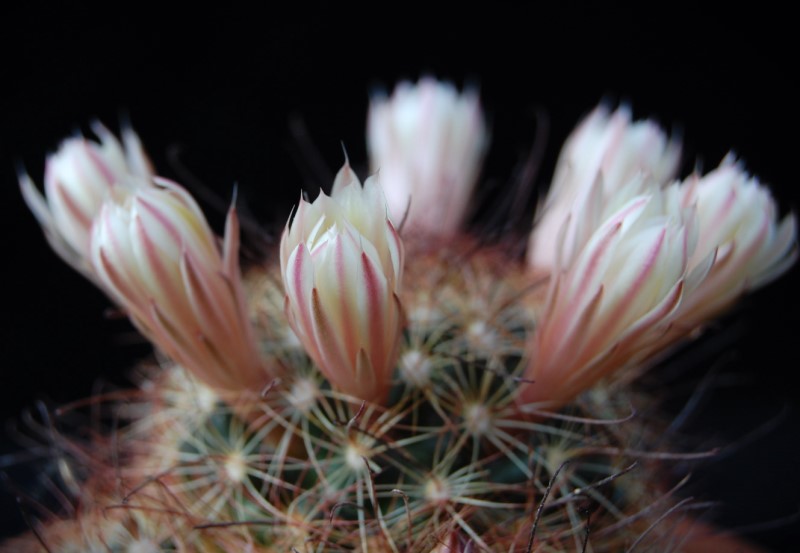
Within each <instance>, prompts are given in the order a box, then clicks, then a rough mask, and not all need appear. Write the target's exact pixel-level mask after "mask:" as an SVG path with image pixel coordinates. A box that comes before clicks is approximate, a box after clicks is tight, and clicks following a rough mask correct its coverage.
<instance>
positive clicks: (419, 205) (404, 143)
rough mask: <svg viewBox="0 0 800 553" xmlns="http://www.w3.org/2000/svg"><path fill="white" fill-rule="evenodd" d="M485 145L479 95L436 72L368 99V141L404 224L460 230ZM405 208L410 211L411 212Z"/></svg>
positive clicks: (438, 231) (438, 232) (445, 232)
mask: <svg viewBox="0 0 800 553" xmlns="http://www.w3.org/2000/svg"><path fill="white" fill-rule="evenodd" d="M487 144H488V133H487V129H486V123H485V120H484V117H483V113H482V111H481V107H480V102H479V100H478V95H477V94H476V93H475V92H474V91H469V90H468V91H465V92H464V93H462V94H459V93H458V91H457V90H456V89H455V88H454V87H453V86H452V85H451V84H448V83H441V82H438V81H436V80H434V79H431V78H425V79H421V80H420V81H419V83H418V84H416V85H414V84H411V83H408V82H404V83H401V84H399V85H398V86H397V88H396V89H395V91H394V94H393V95H392V97H391V98H389V99H386V98H385V97H375V98H373V99H372V101H371V103H370V110H369V118H368V122H367V146H368V150H369V153H370V157H371V162H370V163H371V167H372V169H373V171H377V172H378V173H379V174H380V179H381V184H382V186H383V189H384V192H385V194H386V200H387V203H388V205H389V212H390V214H391V216H392V219H393V220H394V221H402V220H403V218H404V217H406V219H405V226H404V229H408V230H409V231H411V232H418V233H424V234H429V235H435V236H442V237H446V236H451V235H453V234H455V233H456V232H458V231H459V230H460V228H461V226H462V224H463V222H464V218H465V217H466V215H467V207H468V204H469V200H470V197H471V194H472V190H473V189H474V187H475V184H476V182H477V179H478V173H479V171H480V165H481V161H482V159H483V154H484V152H485V150H486V146H487ZM406 212H408V214H407V215H406Z"/></svg>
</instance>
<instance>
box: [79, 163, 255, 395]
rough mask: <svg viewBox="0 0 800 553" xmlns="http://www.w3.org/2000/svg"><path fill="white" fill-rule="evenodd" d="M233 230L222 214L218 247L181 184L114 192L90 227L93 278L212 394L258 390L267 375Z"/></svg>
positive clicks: (232, 217)
mask: <svg viewBox="0 0 800 553" xmlns="http://www.w3.org/2000/svg"><path fill="white" fill-rule="evenodd" d="M238 249H239V226H238V219H237V216H236V213H235V211H234V210H233V208H232V209H231V210H230V212H229V213H228V219H227V221H226V228H225V237H224V241H223V246H222V251H221V252H220V248H219V247H218V242H217V238H216V237H215V236H214V234H213V233H212V231H211V229H210V228H209V226H208V223H207V222H206V219H205V217H204V216H203V213H202V212H201V211H200V208H199V206H198V205H197V204H196V203H195V201H194V199H193V198H192V197H191V196H190V195H189V193H188V192H186V190H184V189H183V188H182V187H180V186H179V185H177V184H175V183H173V182H170V181H167V180H165V179H156V180H155V185H153V186H149V187H146V186H141V187H137V188H135V189H131V190H128V189H119V190H116V191H115V193H114V195H113V197H112V198H111V199H109V200H108V201H106V203H105V204H104V205H103V208H102V209H101V211H100V214H99V215H98V217H97V220H96V222H95V224H94V227H93V229H92V238H91V263H92V267H93V270H94V272H95V274H96V275H97V278H98V279H99V281H100V282H101V284H102V285H103V287H104V288H105V289H106V290H107V291H108V292H109V293H110V294H111V295H112V296H113V298H114V299H115V300H116V301H117V302H118V303H119V304H120V305H121V306H122V307H123V308H124V309H125V310H126V311H127V312H128V314H129V315H130V317H131V319H132V321H133V322H134V324H136V326H137V327H138V328H139V329H140V330H141V331H142V332H143V333H144V334H145V335H146V336H147V337H148V338H149V339H150V340H152V341H153V342H154V343H155V344H156V345H157V346H158V347H160V348H161V349H162V350H163V351H164V352H165V353H166V354H167V355H169V356H170V357H171V358H172V359H173V360H174V361H176V362H177V363H179V364H180V365H182V366H184V367H185V368H186V369H188V370H189V371H191V372H192V373H194V375H195V376H197V377H198V378H199V379H200V380H202V381H203V382H205V383H206V384H208V385H209V386H211V387H213V388H215V389H218V390H235V391H240V390H245V389H250V390H254V391H256V392H258V391H260V389H261V387H263V386H264V385H265V384H266V383H267V382H269V380H270V375H269V374H268V371H267V369H266V368H265V366H264V363H263V361H262V359H261V356H260V354H259V350H258V347H257V345H256V341H255V339H254V336H253V331H252V329H251V327H250V322H249V320H248V316H247V310H246V307H245V303H244V293H243V289H242V283H241V278H240V272H239V264H238V263H239V261H238Z"/></svg>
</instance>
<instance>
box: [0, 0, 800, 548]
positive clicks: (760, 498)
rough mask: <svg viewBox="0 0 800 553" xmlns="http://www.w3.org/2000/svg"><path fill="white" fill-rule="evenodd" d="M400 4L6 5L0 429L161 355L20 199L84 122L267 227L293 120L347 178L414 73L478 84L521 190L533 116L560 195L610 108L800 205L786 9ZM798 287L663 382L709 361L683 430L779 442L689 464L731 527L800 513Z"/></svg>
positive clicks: (748, 305) (679, 394)
mask: <svg viewBox="0 0 800 553" xmlns="http://www.w3.org/2000/svg"><path fill="white" fill-rule="evenodd" d="M400 8H401V6H399V5H392V6H391V7H389V6H385V7H384V6H382V7H380V8H379V6H378V5H375V6H373V7H371V8H370V9H369V10H367V11H363V12H357V13H356V12H354V13H343V12H342V10H341V9H340V8H339V7H334V6H322V7H320V6H303V7H302V8H301V9H298V10H296V11H295V13H292V14H291V15H289V14H285V13H280V14H279V13H277V12H276V11H274V9H273V8H269V9H268V11H269V13H267V14H266V15H263V14H255V13H247V12H241V11H239V12H237V11H235V10H233V9H225V10H222V9H219V10H215V11H200V10H198V9H192V10H186V11H184V12H182V13H180V14H172V15H167V14H165V13H163V12H153V11H147V10H145V9H144V8H143V7H140V6H136V5H131V6H130V8H129V10H128V11H127V12H125V13H123V12H121V11H120V12H115V13H110V12H108V13H106V12H104V11H98V9H97V8H95V7H92V6H90V5H88V4H84V3H83V2H71V3H69V5H68V6H66V5H64V6H61V7H58V8H53V7H47V8H44V7H40V6H37V5H32V4H27V5H26V7H25V8H19V7H15V8H8V7H7V8H3V13H2V14H1V15H2V21H3V24H2V25H3V32H2V39H0V40H2V50H0V61H2V64H1V65H0V71H2V75H3V77H2V85H1V88H0V90H2V92H0V94H2V96H1V98H2V103H0V110H1V111H0V118H1V119H0V154H1V155H2V159H1V160H0V179H1V181H2V184H1V185H0V191H2V194H3V196H2V204H0V205H2V206H3V209H4V212H3V216H2V217H0V223H1V224H2V236H3V237H4V243H5V244H6V248H7V249H6V251H5V253H4V256H5V260H4V262H3V272H2V275H3V277H2V278H3V285H4V290H5V294H4V295H3V297H4V301H3V307H2V310H0V314H2V342H1V343H2V365H0V396H2V403H1V404H0V407H1V408H2V414H0V418H2V419H3V420H6V419H14V418H15V417H17V415H18V414H19V413H20V412H21V411H22V410H23V409H25V408H29V407H31V406H32V405H33V404H34V401H36V400H37V399H43V400H45V401H47V402H48V404H50V405H58V404H62V403H64V402H66V401H69V400H72V399H75V398H79V397H84V396H87V395H89V394H90V393H91V392H92V389H93V386H94V385H95V383H96V382H97V381H98V379H103V380H106V381H111V382H116V383H119V384H124V383H125V376H124V375H125V374H126V371H127V370H128V369H129V368H130V367H131V365H132V364H133V363H134V361H135V360H136V359H137V358H141V357H142V356H144V355H146V354H147V352H148V348H147V346H146V345H145V344H143V343H142V342H141V341H140V340H139V339H137V338H136V337H135V335H134V334H133V333H132V332H131V331H130V328H129V327H128V326H127V323H125V322H124V321H115V320H108V319H107V318H106V317H105V315H104V313H105V310H106V309H107V307H108V302H107V301H106V299H105V298H104V297H103V296H102V295H101V294H100V293H99V292H98V291H96V290H94V289H93V287H92V286H91V285H90V284H88V283H87V282H85V281H84V280H83V279H82V278H81V277H80V276H79V275H77V274H76V273H74V272H73V271H71V270H70V269H69V268H68V267H67V266H66V265H64V264H63V263H61V262H60V261H59V260H58V259H57V258H56V257H55V256H54V255H52V254H51V253H50V251H49V249H48V247H47V245H46V243H45V241H44V240H43V238H42V235H41V232H40V231H39V229H38V228H37V226H36V223H35V222H34V220H33V218H32V217H31V216H30V214H29V213H28V212H27V211H26V208H25V206H24V204H23V202H22V200H21V197H20V195H19V192H18V188H17V183H16V176H15V166H16V165H18V164H20V163H22V164H24V166H25V167H26V168H28V170H29V171H30V173H31V175H32V176H33V177H34V179H35V180H36V181H37V182H39V183H41V176H42V170H43V161H44V156H45V154H46V153H48V152H51V151H53V150H54V149H55V148H56V147H57V145H58V143H59V142H60V140H62V139H63V138H64V137H65V136H66V135H68V134H70V133H72V132H74V131H75V130H76V129H82V130H84V131H88V122H89V121H90V120H91V119H92V118H99V119H100V120H102V121H104V122H105V123H106V124H107V125H109V126H111V127H112V128H115V129H116V128H117V121H119V118H120V115H121V114H128V115H129V116H130V117H131V119H132V121H133V124H134V127H135V128H136V130H137V131H138V132H139V134H140V136H141V137H142V139H143V141H144V143H145V145H146V147H147V149H148V151H149V153H150V154H151V157H152V159H153V160H154V162H155V164H156V166H157V167H158V168H159V172H160V173H162V174H164V175H166V176H170V177H173V178H177V179H181V180H184V182H186V180H187V179H186V178H185V175H186V173H185V172H184V171H186V170H188V171H189V172H190V173H191V174H193V175H195V176H196V177H197V179H198V180H199V181H200V182H201V183H202V184H203V185H204V186H206V187H208V188H209V189H211V190H213V191H214V192H216V193H217V194H218V195H220V196H221V197H222V198H228V197H229V196H230V194H231V190H232V186H233V184H234V183H238V184H239V189H240V193H241V196H242V200H243V203H244V204H246V206H247V208H249V209H250V211H251V212H252V213H253V214H254V215H255V216H256V218H257V219H258V220H260V221H261V222H263V223H265V224H266V225H267V227H268V228H273V229H274V228H277V227H279V226H281V225H282V224H283V223H284V220H285V217H286V216H287V214H288V210H289V208H290V206H291V204H292V202H293V201H295V199H296V198H297V195H298V193H299V190H300V188H301V187H305V188H306V189H309V190H313V186H314V185H315V184H316V185H318V184H319V181H309V178H308V174H307V172H306V171H304V170H303V167H304V166H307V164H304V163H303V162H302V159H303V154H302V153H298V152H300V149H299V148H298V147H297V146H296V141H295V140H294V139H293V135H292V133H291V131H290V122H291V121H298V120H301V121H302V122H303V123H304V125H305V127H306V128H307V129H308V132H309V133H310V137H311V140H312V142H313V144H314V145H315V146H316V147H317V148H318V149H319V151H320V153H321V155H322V157H323V160H324V163H325V164H326V165H327V167H328V168H329V169H330V170H331V171H333V170H335V169H336V168H338V166H339V165H340V164H341V162H342V153H341V146H340V143H341V142H343V143H344V144H345V145H346V147H347V150H348V153H349V155H350V158H351V160H353V161H354V162H355V164H356V165H357V166H358V165H359V164H362V165H361V166H362V167H363V163H364V160H365V159H366V152H365V145H364V126H365V114H366V105H367V99H368V92H369V90H370V89H372V88H373V87H375V86H383V87H384V88H389V89H390V88H391V87H393V86H394V83H395V82H397V81H398V80H399V79H402V78H410V79H416V78H418V77H419V76H420V75H422V74H433V75H436V76H438V77H441V78H447V79H451V80H454V81H455V82H456V83H458V84H463V83H465V82H471V83H477V84H479V86H480V88H481V93H482V97H483V100H484V104H485V106H486V110H487V112H488V114H489V118H490V120H491V126H492V135H493V143H492V148H491V151H490V154H489V156H488V159H487V164H486V168H485V170H484V180H485V181H487V182H489V181H493V182H498V183H503V182H505V181H508V180H509V179H510V177H511V175H512V172H513V167H514V165H515V164H516V163H517V162H518V161H519V160H520V159H521V156H523V155H524V154H525V153H526V152H527V151H528V149H529V148H530V146H531V144H532V143H533V141H534V136H535V133H536V117H535V114H536V113H537V112H538V113H545V114H546V116H547V118H548V120H549V122H550V127H549V132H548V143H547V146H546V150H545V157H544V164H543V166H542V172H541V174H540V176H539V179H538V181H539V182H540V183H542V184H544V183H546V182H547V178H548V177H549V175H550V173H551V171H552V167H553V164H554V161H555V157H556V155H557V153H558V148H559V146H560V144H561V142H562V141H563V140H564V138H565V137H566V135H567V134H568V132H569V131H570V129H571V128H572V126H573V125H574V124H575V123H576V122H577V121H578V119H579V118H580V117H581V116H582V115H583V114H585V113H586V112H587V111H588V110H590V109H591V108H592V107H593V106H594V105H596V104H597V103H598V102H599V101H600V100H601V99H604V98H605V99H608V100H610V101H612V102H616V101H620V100H623V101H629V102H630V103H631V104H632V106H633V109H634V114H635V115H636V116H637V117H649V116H652V117H655V118H657V119H658V120H659V121H661V122H662V123H663V124H664V125H665V126H667V127H668V128H673V129H677V130H679V131H680V132H681V133H682V135H683V139H684V145H685V148H684V151H685V156H684V160H685V166H684V173H685V172H687V171H689V170H690V169H691V168H692V167H694V166H695V164H697V163H699V164H700V165H701V166H702V167H705V168H708V169H710V168H711V167H713V166H715V165H716V164H717V163H718V162H719V160H721V159H722V157H723V156H724V155H725V154H726V153H727V152H728V151H729V150H730V149H733V150H734V151H735V152H737V153H738V154H739V155H740V156H741V157H742V158H743V159H744V160H745V162H746V165H747V167H748V169H749V170H750V171H752V172H754V173H755V174H757V175H759V176H760V177H761V179H762V181H764V182H767V183H770V184H771V185H772V187H773V190H774V191H775V195H776V197H777V198H778V199H779V201H780V204H781V206H782V209H783V211H784V212H785V211H787V210H789V209H792V208H796V206H797V205H798V198H800V193H798V172H797V169H796V167H797V161H798V154H797V147H798V140H797V136H798V132H797V129H798V123H800V118H798V114H797V102H798V98H799V97H800V95H798V87H797V85H796V84H794V83H793V82H792V79H793V78H795V77H796V74H797V61H796V59H797V50H798V48H797V46H798V45H797V40H796V38H795V37H794V36H793V35H792V34H791V33H790V27H789V25H788V23H790V22H791V17H789V16H788V14H785V13H779V12H773V11H771V10H770V9H769V8H765V7H759V8H755V9H751V10H750V11H748V12H741V13H739V12H734V11H731V10H726V11H724V12H722V11H719V12H717V11H712V10H708V11H705V12H701V11H698V9H697V8H690V7H682V6H678V5H675V4H665V5H664V6H663V7H662V8H661V11H655V10H648V11H646V12H644V11H639V10H636V9H629V8H625V7H620V6H614V5H604V6H603V7H602V8H598V7H593V8H586V7H584V6H582V5H579V4H572V3H569V4H562V7H561V8H542V7H538V6H528V7H517V6H514V7H511V6H506V5H504V4H492V8H491V9H488V8H486V7H480V8H466V7H465V5H464V4H456V5H454V6H453V7H452V8H450V12H449V13H448V14H447V15H437V16H435V17H434V16H433V14H431V13H430V12H431V9H432V6H430V5H423V6H415V5H410V4H409V5H403V6H402V10H401V9H400ZM176 153H178V155H176ZM176 159H179V160H180V161H179V162H176ZM363 175H364V173H363V172H362V176H363ZM187 184H191V183H189V182H187ZM209 207H210V208H212V211H211V212H212V213H213V206H209ZM531 213H532V209H531ZM211 219H212V221H214V222H215V224H218V223H219V222H220V220H221V216H219V215H218V214H216V215H214V214H212V215H211ZM797 274H798V270H797V269H796V268H795V269H793V270H792V271H791V272H790V273H789V274H788V275H786V276H784V277H783V279H782V280H781V281H779V282H778V283H776V284H775V285H773V286H772V287H770V288H768V289H766V290H764V291H761V292H759V293H758V294H755V295H753V296H751V297H750V298H748V299H747V300H746V301H745V302H743V304H742V306H741V307H740V308H739V309H737V311H736V313H735V314H734V315H732V316H731V317H729V318H727V319H726V320H725V321H724V322H723V323H721V324H720V325H719V327H718V328H717V329H715V330H714V331H712V332H711V335H710V337H711V338H712V339H706V340H704V341H703V342H702V347H694V348H691V349H690V350H689V351H688V352H687V354H686V355H684V356H682V357H680V358H679V361H678V362H673V363H672V364H671V365H670V366H669V367H667V369H666V370H665V369H662V371H664V372H663V374H664V377H663V379H662V380H666V381H668V382H671V384H670V385H669V386H667V385H665V386H663V390H664V392H663V394H664V397H665V399H666V400H668V401H669V402H670V403H671V404H673V405H679V404H680V401H681V399H683V400H685V399H686V397H687V396H688V390H689V389H691V387H692V386H693V383H694V382H696V380H697V379H698V378H701V377H702V375H703V374H705V370H706V369H708V367H710V366H715V367H716V368H717V372H718V373H719V374H720V375H722V377H720V378H718V379H717V380H716V381H715V384H714V385H713V386H712V388H713V391H712V392H711V393H710V395H709V396H708V397H707V399H706V401H704V402H701V405H700V407H699V408H698V409H697V410H696V411H694V416H693V417H692V418H691V421H690V422H691V424H690V426H689V428H690V429H692V431H693V432H694V433H695V434H696V435H702V436H705V437H706V438H704V439H705V440H706V441H707V443H708V444H717V443H726V442H727V443H730V442H731V441H734V440H737V439H739V438H742V437H743V436H745V435H748V433H749V432H751V431H753V430H755V429H757V428H760V427H763V426H764V425H767V426H769V425H771V426H770V428H773V430H771V431H770V432H766V433H762V434H759V435H758V436H756V437H754V438H752V439H747V440H745V442H744V444H743V445H742V447H741V448H739V449H738V450H737V451H736V453H735V454H732V455H731V456H727V457H725V458H723V459H722V460H721V461H719V462H716V463H712V464H709V465H706V466H701V467H700V468H698V469H696V471H695V482H696V486H695V489H693V490H692V491H693V492H694V493H696V494H697V495H698V497H702V498H704V499H720V500H722V501H724V502H725V503H726V506H723V507H721V508H720V509H718V510H717V516H718V517H719V520H721V521H722V522H723V523H725V524H730V525H732V526H735V527H742V526H748V525H751V524H754V523H760V522H765V521H772V520H776V519H780V518H781V517H787V516H791V515H792V514H793V513H796V512H797V511H798V509H800V495H799V494H798V492H800V476H799V475H798V468H800V463H799V462H800V454H799V453H798V446H797V445H796V444H797V438H798V427H797V425H798V424H799V423H800V416H798V406H800V394H799V393H798V391H797V388H796V386H795V380H796V379H795V378H794V373H795V372H796V370H797V369H796V365H797V360H798V354H797V351H798V349H797V340H798V328H799V327H800V325H799V324H798V319H799V318H800V317H799V316H798V311H799V309H798V308H799V307H800V305H798V300H797V294H796V293H795V285H796V284H797ZM793 367H794V368H793ZM675 371H678V372H681V373H682V374H681V376H680V377H675V375H674V372H675ZM781 413H783V414H782V415H780V414H781ZM778 416H780V417H782V418H777V419H776V418H775V417H778ZM2 447H3V450H2V451H0V454H2V453H4V452H7V451H10V450H12V446H11V445H9V444H8V443H6V442H5V441H4V442H3V444H2ZM2 459H5V460H6V461H7V460H8V457H4V458H2ZM0 468H2V467H0ZM0 494H2V498H3V501H4V502H3V503H2V512H1V513H0V516H2V517H3V518H2V519H0V529H3V530H5V529H6V528H8V531H17V530H18V529H19V528H20V525H21V520H20V518H19V515H18V514H17V512H16V510H15V507H14V504H13V503H14V501H13V494H11V493H8V492H6V491H4V490H0ZM749 535H750V536H751V537H752V538H753V539H755V540H760V541H761V542H763V543H765V544H767V545H768V546H771V547H774V548H776V549H778V550H784V549H789V548H792V545H793V544H794V545H795V546H796V544H797V541H798V538H800V531H799V530H798V525H797V524H796V523H787V524H784V525H779V526H778V527H777V528H762V529H760V530H759V531H754V532H752V533H750V534H749Z"/></svg>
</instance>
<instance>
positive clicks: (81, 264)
mask: <svg viewBox="0 0 800 553" xmlns="http://www.w3.org/2000/svg"><path fill="white" fill-rule="evenodd" d="M93 128H94V131H95V134H97V136H98V137H99V138H100V142H99V143H97V142H94V141H91V140H87V139H85V138H83V137H77V138H70V139H68V140H65V141H64V142H63V143H62V144H61V146H60V147H59V149H58V151H57V152H56V153H54V154H52V155H50V156H49V157H48V158H47V163H46V166H45V174H44V188H45V196H43V195H42V194H41V193H40V192H39V191H38V190H37V189H36V186H35V185H34V184H33V181H32V180H31V178H30V177H29V176H28V175H27V174H25V173H23V174H21V175H20V186H21V189H22V194H23V197H24V199H25V202H26V203H27V204H28V207H29V208H30V210H31V211H32V212H33V214H34V215H35V216H36V218H37V219H38V221H39V224H41V225H42V228H43V229H44V231H45V233H46V235H47V238H48V240H49V242H50V244H51V246H52V247H53V249H54V250H55V251H56V253H58V254H59V255H60V256H61V257H62V258H63V259H64V260H65V261H66V262H67V263H69V264H70V265H72V266H73V267H75V268H76V269H78V270H80V271H81V272H83V273H84V274H87V273H88V272H89V238H90V234H91V227H92V222H93V221H94V219H95V217H96V216H97V214H98V213H99V212H100V208H101V206H102V205H103V202H104V201H105V200H106V199H107V198H108V197H109V195H110V194H111V193H112V190H113V189H114V188H117V187H126V186H130V183H131V182H142V183H149V182H150V179H151V177H152V168H151V165H150V162H149V160H148V159H147V156H146V155H145V153H144V150H143V149H142V146H141V143H140V142H139V138H138V137H137V136H136V134H135V133H134V132H133V131H132V130H130V129H124V130H123V132H122V141H123V144H124V148H123V145H121V144H120V142H119V141H118V140H117V139H116V137H114V135H113V134H111V132H109V131H108V129H106V128H105V127H103V126H102V125H100V124H99V123H96V124H95V125H94V126H93Z"/></svg>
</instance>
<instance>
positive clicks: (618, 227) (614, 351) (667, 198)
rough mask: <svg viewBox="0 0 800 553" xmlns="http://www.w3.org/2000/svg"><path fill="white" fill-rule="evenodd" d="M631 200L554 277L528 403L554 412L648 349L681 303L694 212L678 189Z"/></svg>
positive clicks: (536, 341) (534, 352)
mask: <svg viewBox="0 0 800 553" xmlns="http://www.w3.org/2000/svg"><path fill="white" fill-rule="evenodd" d="M652 188H654V189H653V190H651V192H650V193H648V194H642V195H638V196H634V197H633V198H631V199H629V200H627V201H626V202H625V203H624V204H623V205H622V206H621V207H619V208H618V209H617V210H616V212H615V213H613V214H612V215H611V216H610V217H609V218H608V219H606V221H605V222H603V224H601V225H600V226H599V228H597V230H596V231H595V232H594V233H593V234H592V236H591V238H590V239H589V241H588V242H587V243H586V245H585V246H584V247H583V248H581V249H580V250H579V251H578V252H577V253H576V255H575V256H574V258H573V259H572V260H570V261H569V262H568V263H566V264H564V265H563V267H561V266H558V267H557V268H556V271H555V273H554V274H553V276H552V279H551V283H550V288H549V290H548V297H547V300H546V303H545V307H544V309H543V311H542V313H541V316H540V317H539V319H538V326H537V327H536V329H535V331H534V335H533V338H532V343H531V348H530V361H529V367H528V372H527V374H526V378H527V379H529V380H532V381H533V382H530V383H526V384H525V387H524V388H523V390H522V393H521V400H522V402H523V403H539V404H541V405H546V406H556V405H559V404H561V403H562V402H564V401H566V400H568V399H570V398H571V397H573V396H574V395H577V394H578V393H580V392H581V391H583V390H584V389H587V388H588V387H590V386H591V385H592V384H594V383H595V382H596V381H597V380H598V379H600V378H602V377H603V376H606V375H608V374H609V373H611V372H612V371H615V370H618V369H620V368H624V367H625V366H626V365H627V364H628V363H629V362H632V361H635V360H637V357H638V355H639V354H640V353H642V352H646V351H648V348H649V347H650V345H651V344H652V343H653V342H655V341H657V340H658V339H659V338H660V337H661V336H662V335H663V334H664V332H665V331H666V330H667V328H668V327H669V323H670V321H671V320H672V315H673V313H674V311H675V309H676V308H677V307H678V305H679V304H680V301H681V298H682V296H683V290H684V277H685V273H686V268H687V264H688V261H689V259H690V257H691V255H692V252H693V250H694V243H695V241H696V229H695V228H694V225H695V223H694V219H695V214H694V213H692V212H691V210H685V209H682V207H681V205H680V195H679V192H678V188H677V186H671V187H668V188H667V189H664V190H660V189H658V188H657V187H652Z"/></svg>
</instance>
